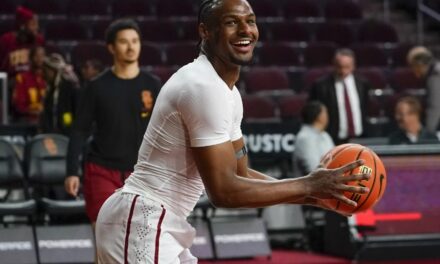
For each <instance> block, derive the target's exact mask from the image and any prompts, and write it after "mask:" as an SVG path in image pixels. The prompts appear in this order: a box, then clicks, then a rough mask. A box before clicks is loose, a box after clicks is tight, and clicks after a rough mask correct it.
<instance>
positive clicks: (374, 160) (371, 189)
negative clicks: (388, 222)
mask: <svg viewBox="0 0 440 264" xmlns="http://www.w3.org/2000/svg"><path fill="white" fill-rule="evenodd" d="M367 150H368V152H369V154H370V155H371V157H372V158H373V164H374V179H373V184H371V188H370V191H369V192H368V195H367V197H366V198H365V199H364V201H363V202H362V203H361V204H360V205H359V206H358V207H357V208H355V209H354V210H353V211H352V212H351V213H353V214H354V213H356V211H358V210H359V209H361V208H362V206H364V204H365V203H366V202H367V201H368V198H370V195H371V193H372V192H373V189H374V185H375V184H376V174H377V170H376V169H377V168H376V167H377V166H376V157H375V156H374V155H373V153H372V152H371V150H370V149H367Z"/></svg>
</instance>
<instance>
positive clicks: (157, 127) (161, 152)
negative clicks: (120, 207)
mask: <svg viewBox="0 0 440 264" xmlns="http://www.w3.org/2000/svg"><path fill="white" fill-rule="evenodd" d="M242 118H243V104H242V100H241V96H240V93H239V92H238V90H237V88H236V87H235V86H234V87H233V89H230V88H229V87H228V86H227V85H226V83H225V82H224V81H223V80H222V79H221V78H220V76H219V75H218V74H217V72H216V71H215V69H214V68H213V66H212V65H211V63H210V62H209V60H208V59H207V57H206V56H205V55H200V56H199V57H198V58H197V59H196V60H194V62H192V63H189V64H187V65H186V66H184V67H182V68H181V69H180V70H179V71H177V72H176V73H175V74H174V75H173V76H171V78H170V79H169V80H168V82H167V83H166V84H165V85H164V86H163V87H162V89H161V91H160V93H159V96H158V98H157V101H156V104H155V107H154V110H153V115H152V117H151V120H150V123H149V125H148V128H147V131H146V132H145V136H144V139H143V142H142V145H141V147H140V149H139V158H138V161H137V164H136V166H135V168H134V172H133V173H132V174H131V176H130V177H129V178H128V179H127V180H126V181H125V185H124V188H123V191H125V192H131V193H135V194H139V195H144V196H148V197H150V198H151V199H153V200H156V201H157V202H160V203H162V204H164V206H166V207H169V209H171V210H172V211H174V212H175V213H176V214H178V215H181V216H184V217H187V216H188V215H189V214H190V212H191V211H192V210H193V208H194V206H195V204H196V203H197V201H198V199H199V198H200V195H201V194H202V192H203V189H204V187H203V182H202V180H201V178H200V175H199V172H198V169H197V167H196V164H195V161H194V158H193V154H192V150H191V147H205V146H211V145H216V144H220V143H224V142H227V141H235V140H238V139H240V138H241V137H242V133H241V127H240V126H241V120H242Z"/></svg>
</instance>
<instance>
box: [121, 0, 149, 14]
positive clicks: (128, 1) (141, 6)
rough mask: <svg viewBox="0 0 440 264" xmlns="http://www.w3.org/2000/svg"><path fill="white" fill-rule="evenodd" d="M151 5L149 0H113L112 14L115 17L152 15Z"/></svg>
mask: <svg viewBox="0 0 440 264" xmlns="http://www.w3.org/2000/svg"><path fill="white" fill-rule="evenodd" d="M151 6H152V5H151V2H150V1H143V0H124V1H113V3H112V14H113V16H115V17H134V16H152V15H153V10H152V7H151Z"/></svg>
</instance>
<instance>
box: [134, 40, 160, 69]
mask: <svg viewBox="0 0 440 264" xmlns="http://www.w3.org/2000/svg"><path fill="white" fill-rule="evenodd" d="M139 63H140V65H142V66H147V65H161V64H162V63H163V62H162V51H161V49H160V47H158V45H155V44H153V43H144V44H142V48H141V54H140V57H139Z"/></svg>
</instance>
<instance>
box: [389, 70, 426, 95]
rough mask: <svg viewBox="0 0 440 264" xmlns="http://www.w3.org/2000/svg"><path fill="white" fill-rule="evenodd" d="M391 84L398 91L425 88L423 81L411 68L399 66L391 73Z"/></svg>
mask: <svg viewBox="0 0 440 264" xmlns="http://www.w3.org/2000/svg"><path fill="white" fill-rule="evenodd" d="M391 85H392V87H393V88H394V90H395V91H396V92H398V93H402V92H409V90H420V89H423V88H424V84H423V81H422V80H421V79H418V78H417V77H416V76H415V75H414V73H413V72H412V71H411V69H410V68H403V67H402V68H397V69H395V70H394V71H393V72H392V73H391Z"/></svg>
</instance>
